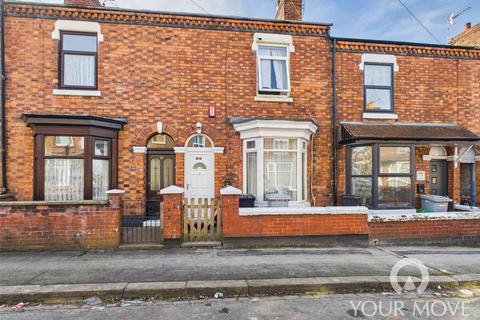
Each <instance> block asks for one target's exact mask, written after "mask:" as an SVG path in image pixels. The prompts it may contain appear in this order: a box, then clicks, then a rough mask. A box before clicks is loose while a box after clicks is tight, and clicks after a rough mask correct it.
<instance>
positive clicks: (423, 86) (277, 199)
mask: <svg viewBox="0 0 480 320" xmlns="http://www.w3.org/2000/svg"><path fill="white" fill-rule="evenodd" d="M302 10H303V8H302V1H301V0H295V1H277V14H276V20H254V19H247V18H237V17H221V16H205V15H186V14H172V13H163V12H153V11H134V10H126V9H118V8H105V7H101V6H100V5H99V3H97V2H96V1H66V4H63V5H51V4H38V3H35V4H34V3H20V2H6V3H5V4H4V18H3V24H4V32H3V37H4V38H3V41H4V50H3V52H4V64H3V67H4V73H5V75H6V80H5V81H4V84H5V85H4V86H3V87H4V88H5V95H4V97H5V99H4V105H3V110H4V122H3V124H4V125H3V127H2V129H3V130H5V132H6V134H5V135H4V138H3V139H4V140H3V142H4V146H5V148H4V149H3V156H4V161H3V162H2V166H3V172H4V175H3V180H2V181H3V185H2V186H3V193H4V196H5V198H7V195H8V196H12V195H13V196H14V197H15V199H16V200H17V201H23V202H25V201H27V202H30V201H37V202H39V203H40V202H41V203H43V204H45V205H47V206H48V205H49V203H52V202H62V204H63V205H64V206H65V207H66V208H68V207H69V205H68V204H69V203H72V205H78V203H79V202H80V203H81V202H82V201H92V202H95V201H97V202H98V201H104V200H106V199H107V194H106V191H107V190H112V189H121V190H123V191H124V192H125V193H124V195H123V206H122V210H123V214H124V215H137V216H141V217H147V218H145V219H148V217H149V216H152V217H153V218H152V219H158V218H157V216H158V212H159V206H160V202H161V201H164V200H165V199H163V197H165V196H162V193H161V192H160V191H161V190H163V189H165V188H167V187H169V186H172V185H176V186H178V187H181V188H182V191H181V192H182V193H183V194H184V195H183V196H184V197H185V198H187V199H191V198H193V199H203V198H215V199H220V198H221V196H220V190H221V189H222V188H224V187H225V186H226V185H232V186H234V187H236V188H238V189H240V190H241V192H242V193H245V194H253V195H254V196H255V199H256V200H255V208H240V209H238V204H237V208H234V209H233V210H237V213H238V210H240V215H243V216H251V217H252V219H253V218H258V219H264V220H255V222H254V223H252V224H249V223H250V222H248V223H247V222H242V221H243V220H242V221H240V220H239V221H237V220H235V221H237V223H238V225H237V226H233V227H232V226H229V227H228V229H229V230H233V231H232V237H240V238H241V237H247V236H249V237H261V236H265V235H267V236H271V235H275V236H284V235H286V236H289V235H335V234H337V233H336V231H335V230H337V229H335V228H336V226H338V225H343V224H344V223H345V222H339V221H340V220H330V221H329V222H328V223H324V224H322V222H318V221H313V220H312V221H310V220H309V221H310V222H309V226H304V227H302V228H304V229H302V230H300V231H298V230H297V231H292V232H291V233H289V232H290V231H288V230H290V229H289V228H284V226H282V225H276V226H274V227H272V228H273V229H268V228H267V227H265V228H266V229H265V230H264V229H262V230H263V231H262V230H260V229H261V227H262V226H261V224H262V223H264V224H265V226H266V225H267V224H269V223H271V221H270V220H268V217H265V216H268V215H271V214H272V213H279V212H284V213H285V214H293V211H295V210H296V211H297V212H296V213H297V214H298V213H299V214H300V215H301V217H304V216H302V215H305V214H314V213H315V212H316V211H315V210H316V209H315V208H324V207H327V208H331V206H340V205H343V204H344V202H345V204H346V201H351V200H352V197H345V195H353V196H355V197H353V200H354V201H359V204H360V205H362V206H366V207H368V208H369V210H370V213H371V214H370V215H377V214H382V213H385V210H387V211H389V212H394V213H395V212H397V213H398V212H400V213H415V209H416V208H419V207H420V200H419V197H420V195H423V194H432V195H439V196H448V197H449V198H451V199H452V200H453V201H452V202H451V203H450V210H451V211H454V210H460V209H462V210H470V211H475V210H476V209H475V207H476V206H477V205H478V203H479V202H480V181H479V180H480V179H477V178H478V176H479V172H480V167H479V166H477V165H476V162H477V161H478V160H479V159H480V153H479V150H478V144H479V141H480V121H479V119H478V118H477V117H476V112H478V111H477V110H478V108H479V106H480V81H479V79H480V50H478V49H475V48H469V47H453V46H446V45H428V44H417V43H403V42H389V41H376V40H375V41H374V40H361V39H342V38H333V37H331V36H330V33H329V32H330V27H331V26H330V25H329V24H322V23H308V22H303V21H301V15H302ZM233 193H234V194H235V192H233ZM349 199H350V200H349ZM169 203H170V202H169ZM272 204H274V205H279V204H280V205H281V204H283V206H284V207H283V208H278V209H272V208H270V207H269V205H272ZM233 207H235V205H233ZM172 208H173V207H172ZM229 208H230V207H229ZM339 208H344V207H339ZM224 209H225V208H224ZM337 209H338V208H337ZM249 210H250V211H249ZM272 210H273V211H272ZM275 210H276V211H275ZM318 210H320V209H318ZM322 210H323V209H322ZM328 210H330V211H328ZM328 210H327V211H328V212H334V211H335V210H334V209H328ZM338 210H340V209H338ZM338 210H337V211H338ZM396 210H401V211H396ZM340 211H341V210H340ZM346 211H348V210H346V209H345V212H343V213H346ZM242 212H243V213H242ZM224 214H225V213H224ZM258 215H261V216H262V218H259V217H257V216H258ZM342 217H343V218H342V219H346V220H345V221H348V215H344V216H342ZM308 218H309V219H310V218H311V217H308ZM195 219H197V218H195ZM292 219H293V218H292ZM312 219H313V218H312ZM335 219H336V218H335ZM232 221H233V220H232ZM252 221H253V220H252ZM276 221H279V220H276ZM288 221H290V222H288ZM292 221H295V222H294V223H297V224H298V220H285V222H284V223H291V222H292ZM304 221H306V220H304ZM342 221H343V220H342ZM226 223H227V221H226V220H225V221H224V228H227V226H226V225H225V224H226ZM282 223H283V222H282ZM317 224H318V228H316V227H315V228H313V227H312V228H313V229H308V228H311V226H312V225H317ZM182 226H185V224H183V225H182ZM322 226H323V227H322ZM247 228H249V230H248V232H247V231H246V229H247ZM252 228H257V229H258V230H257V229H255V230H257V231H258V232H257V231H256V232H251V231H252V230H253V229H252ZM305 228H307V229H308V230H309V231H305V230H306V229H305ZM348 228H349V229H348ZM348 228H347V229H348V230H347V231H345V230H344V231H342V234H349V233H359V234H368V233H369V230H368V225H367V224H366V220H365V227H364V228H363V229H362V228H360V229H361V231H358V232H357V231H356V230H357V229H355V228H354V227H353V226H349V227H348ZM244 229H245V230H244ZM267 229H268V230H267ZM360 229H359V230H360ZM242 230H243V231H245V232H243V231H242ZM272 230H274V231H272ZM285 230H287V231H285ZM349 231H350V232H349ZM477 231H478V232H479V233H480V227H479V230H477ZM477 231H476V232H477ZM229 232H230V231H229ZM225 236H226V235H225ZM173 237H177V236H173ZM5 241H6V240H5Z"/></svg>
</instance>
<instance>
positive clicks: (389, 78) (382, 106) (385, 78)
mask: <svg viewBox="0 0 480 320" xmlns="http://www.w3.org/2000/svg"><path fill="white" fill-rule="evenodd" d="M364 70H365V71H364V78H365V111H367V112H368V111H369V112H393V65H392V64H373V63H365V69H364Z"/></svg>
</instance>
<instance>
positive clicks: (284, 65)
mask: <svg viewBox="0 0 480 320" xmlns="http://www.w3.org/2000/svg"><path fill="white" fill-rule="evenodd" d="M289 65H290V63H289V54H288V46H285V45H273V44H270V45H259V46H258V51H257V73H258V92H259V93H260V94H282V93H283V94H288V93H289V92H290V66H289Z"/></svg>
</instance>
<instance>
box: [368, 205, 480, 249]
mask: <svg viewBox="0 0 480 320" xmlns="http://www.w3.org/2000/svg"><path fill="white" fill-rule="evenodd" d="M368 225H369V234H370V236H369V237H370V241H371V242H374V243H376V244H395V243H398V244H407V243H411V244H476V245H480V213H475V212H446V213H441V214H438V213H437V214H435V213H422V214H418V215H403V216H402V215H396V216H383V217H370V218H369V222H368Z"/></svg>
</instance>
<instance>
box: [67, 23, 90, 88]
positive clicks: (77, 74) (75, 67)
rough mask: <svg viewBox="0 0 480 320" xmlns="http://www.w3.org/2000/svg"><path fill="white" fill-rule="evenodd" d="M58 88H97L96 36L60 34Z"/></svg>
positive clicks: (71, 33) (70, 33)
mask: <svg viewBox="0 0 480 320" xmlns="http://www.w3.org/2000/svg"><path fill="white" fill-rule="evenodd" d="M59 78H60V79H59V81H60V88H63V89H96V88H97V35H96V34H89V33H73V32H62V33H61V42H60V69H59Z"/></svg>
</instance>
